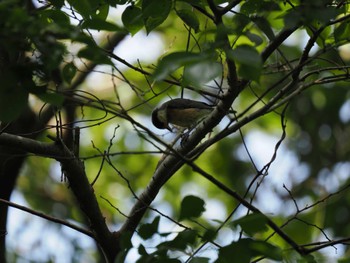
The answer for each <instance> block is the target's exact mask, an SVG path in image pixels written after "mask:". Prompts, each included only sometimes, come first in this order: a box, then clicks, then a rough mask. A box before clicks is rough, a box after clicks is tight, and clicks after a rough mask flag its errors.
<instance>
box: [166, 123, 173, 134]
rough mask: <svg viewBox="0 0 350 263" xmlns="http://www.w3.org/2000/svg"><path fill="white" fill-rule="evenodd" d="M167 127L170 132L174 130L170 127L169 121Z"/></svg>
mask: <svg viewBox="0 0 350 263" xmlns="http://www.w3.org/2000/svg"><path fill="white" fill-rule="evenodd" d="M165 128H166V129H167V130H169V131H170V132H173V130H172V129H171V128H170V126H169V124H168V123H167V124H166V126H165Z"/></svg>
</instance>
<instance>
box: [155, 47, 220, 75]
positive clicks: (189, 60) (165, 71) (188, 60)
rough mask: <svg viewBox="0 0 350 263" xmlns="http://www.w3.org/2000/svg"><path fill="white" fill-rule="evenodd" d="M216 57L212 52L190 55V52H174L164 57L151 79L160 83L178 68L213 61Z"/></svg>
mask: <svg viewBox="0 0 350 263" xmlns="http://www.w3.org/2000/svg"><path fill="white" fill-rule="evenodd" d="M215 56H216V54H215V53H213V52H202V53H191V52H174V53H171V54H170V55H167V56H165V57H164V58H163V59H162V60H161V61H160V62H159V64H158V66H157V68H156V70H155V72H154V73H153V79H154V80H155V81H160V80H163V79H165V78H166V77H167V76H168V75H169V74H170V73H172V72H174V71H175V70H177V69H178V68H180V67H183V66H186V65H190V64H194V63H198V62H202V61H205V60H210V59H213V58H214V57H215Z"/></svg>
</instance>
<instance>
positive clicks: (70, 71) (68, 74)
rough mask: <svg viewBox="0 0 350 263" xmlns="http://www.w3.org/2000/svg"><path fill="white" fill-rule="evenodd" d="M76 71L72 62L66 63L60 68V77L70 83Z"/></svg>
mask: <svg viewBox="0 0 350 263" xmlns="http://www.w3.org/2000/svg"><path fill="white" fill-rule="evenodd" d="M76 73H77V68H76V66H75V65H74V63H68V64H66V65H65V66H64V67H63V69H62V78H63V80H64V81H65V82H67V83H68V84H70V83H71V82H72V79H73V78H74V76H75V74H76Z"/></svg>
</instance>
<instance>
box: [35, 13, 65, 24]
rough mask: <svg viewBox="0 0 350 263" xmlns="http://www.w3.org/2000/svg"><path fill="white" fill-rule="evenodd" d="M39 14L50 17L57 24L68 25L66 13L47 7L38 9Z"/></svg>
mask: <svg viewBox="0 0 350 263" xmlns="http://www.w3.org/2000/svg"><path fill="white" fill-rule="evenodd" d="M40 15H42V16H44V17H46V18H49V19H52V21H54V22H55V23H56V24H59V25H70V21H69V17H68V16H67V14H65V13H64V12H62V11H61V10H57V9H47V10H42V11H40Z"/></svg>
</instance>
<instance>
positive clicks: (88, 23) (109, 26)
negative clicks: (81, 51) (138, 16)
mask: <svg viewBox="0 0 350 263" xmlns="http://www.w3.org/2000/svg"><path fill="white" fill-rule="evenodd" d="M81 27H82V28H88V29H95V30H106V31H120V28H119V27H118V26H117V25H115V24H113V23H110V22H107V21H105V20H102V19H99V18H91V19H86V20H85V21H84V22H83V24H82V25H81Z"/></svg>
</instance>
